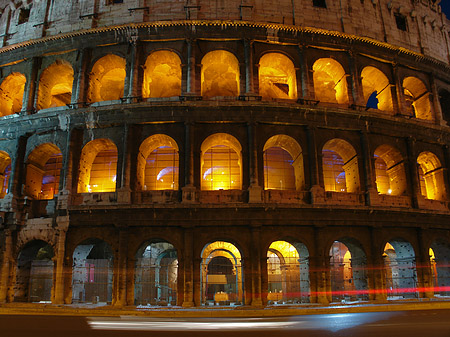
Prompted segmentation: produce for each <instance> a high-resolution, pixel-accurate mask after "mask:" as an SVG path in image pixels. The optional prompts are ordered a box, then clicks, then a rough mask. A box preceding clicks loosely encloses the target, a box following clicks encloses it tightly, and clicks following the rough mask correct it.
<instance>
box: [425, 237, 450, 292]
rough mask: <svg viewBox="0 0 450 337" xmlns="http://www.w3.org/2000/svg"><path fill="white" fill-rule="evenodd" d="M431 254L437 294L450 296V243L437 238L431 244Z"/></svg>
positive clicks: (432, 273)
mask: <svg viewBox="0 0 450 337" xmlns="http://www.w3.org/2000/svg"><path fill="white" fill-rule="evenodd" d="M429 255H430V266H431V275H432V277H433V286H434V293H435V295H437V296H450V245H449V244H448V242H444V241H443V240H437V241H435V242H433V243H432V244H431V247H430V248H429Z"/></svg>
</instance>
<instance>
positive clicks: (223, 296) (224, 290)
mask: <svg viewBox="0 0 450 337" xmlns="http://www.w3.org/2000/svg"><path fill="white" fill-rule="evenodd" d="M200 269H201V302H202V305H221V306H230V305H231V306H235V305H241V304H243V303H244V281H243V270H242V264H241V253H240V251H239V249H237V248H236V246H235V245H233V244H232V243H229V242H225V241H215V242H213V243H210V244H208V245H206V246H205V247H204V248H203V251H202V263H201V268H200Z"/></svg>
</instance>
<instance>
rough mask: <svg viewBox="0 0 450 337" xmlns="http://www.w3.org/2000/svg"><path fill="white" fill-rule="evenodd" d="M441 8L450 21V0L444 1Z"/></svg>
mask: <svg viewBox="0 0 450 337" xmlns="http://www.w3.org/2000/svg"><path fill="white" fill-rule="evenodd" d="M441 8H442V11H443V12H444V13H445V15H447V17H448V18H449V19H450V0H442V1H441Z"/></svg>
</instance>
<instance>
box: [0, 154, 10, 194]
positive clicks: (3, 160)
mask: <svg viewBox="0 0 450 337" xmlns="http://www.w3.org/2000/svg"><path fill="white" fill-rule="evenodd" d="M10 175H11V158H10V157H9V154H7V153H6V152H4V151H0V199H3V198H4V197H5V195H6V194H8V191H9V177H10Z"/></svg>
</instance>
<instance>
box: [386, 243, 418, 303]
mask: <svg viewBox="0 0 450 337" xmlns="http://www.w3.org/2000/svg"><path fill="white" fill-rule="evenodd" d="M383 259H384V270H385V281H386V290H387V295H388V299H401V298H417V272H416V257H415V253H414V249H413V247H412V246H411V244H410V243H409V242H407V241H405V240H403V239H393V240H390V241H389V242H387V243H386V245H385V247H384V253H383Z"/></svg>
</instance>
